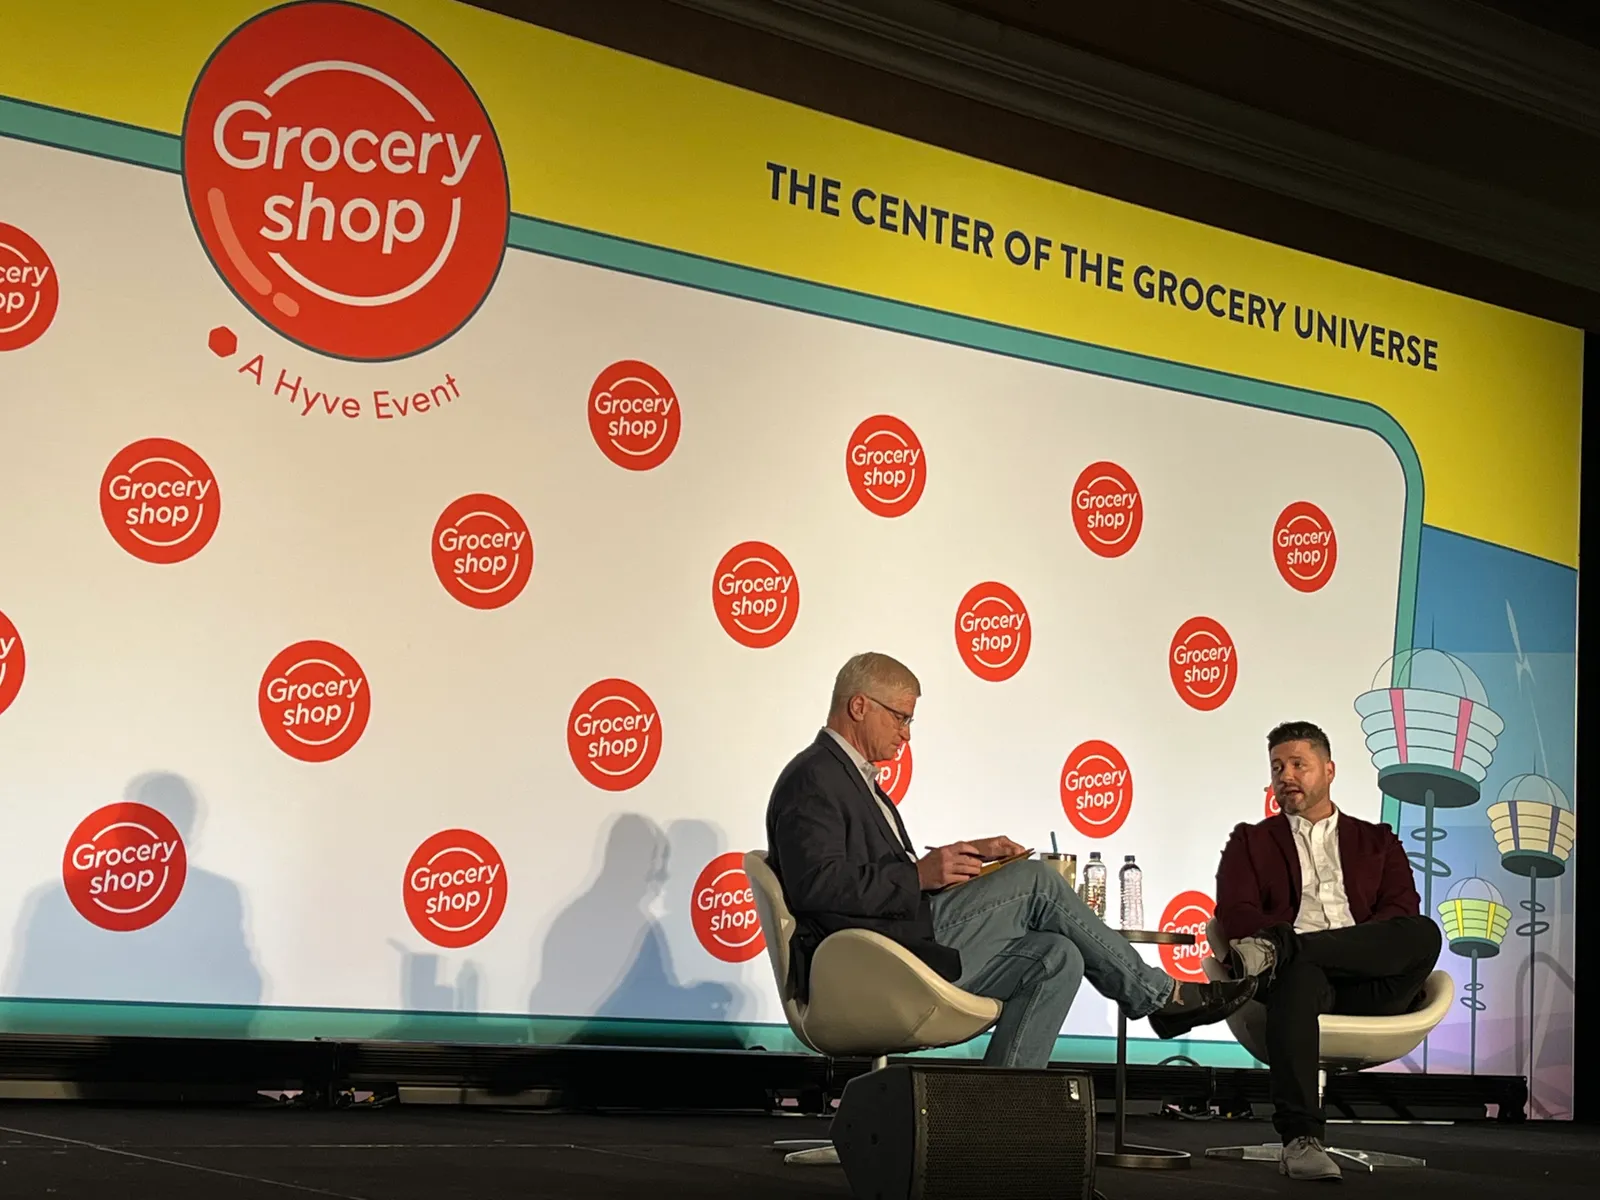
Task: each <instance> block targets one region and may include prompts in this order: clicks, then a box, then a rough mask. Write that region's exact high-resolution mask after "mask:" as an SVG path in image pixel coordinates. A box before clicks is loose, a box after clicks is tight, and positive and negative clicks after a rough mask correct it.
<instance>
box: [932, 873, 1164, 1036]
mask: <svg viewBox="0 0 1600 1200" xmlns="http://www.w3.org/2000/svg"><path fill="white" fill-rule="evenodd" d="M932 902H933V934H934V937H935V938H937V939H938V941H939V942H940V943H941V944H943V945H946V946H951V947H954V948H955V949H956V950H959V951H960V952H961V978H960V979H959V980H957V982H956V986H958V987H960V988H962V989H964V990H965V991H969V992H972V993H974V994H976V995H979V996H988V997H989V998H990V999H992V1000H999V1001H1001V1003H1002V1004H1003V1005H1004V1008H1003V1009H1002V1011H1001V1013H1000V1020H999V1022H998V1023H996V1025H995V1027H994V1031H993V1033H992V1034H991V1035H990V1039H989V1049H988V1051H987V1053H985V1054H984V1056H983V1061H984V1063H985V1064H986V1065H988V1066H992V1067H1043V1066H1045V1065H1046V1064H1048V1063H1049V1061H1050V1052H1051V1051H1052V1050H1053V1049H1054V1048H1055V1044H1056V1035H1057V1034H1059V1033H1060V1032H1061V1026H1062V1024H1063V1022H1065V1021H1066V1019H1067V1010H1068V1009H1070V1008H1071V1007H1072V1001H1073V999H1074V998H1075V997H1076V996H1077V994H1078V987H1079V985H1080V984H1081V983H1082V982H1083V981H1084V979H1085V978H1087V979H1088V980H1089V982H1090V983H1092V984H1093V985H1094V988H1095V990H1096V991H1097V992H1099V993H1100V994H1101V995H1102V996H1105V997H1106V998H1108V999H1110V1000H1115V1001H1116V1002H1117V1003H1118V1004H1119V1005H1120V1006H1121V1008H1122V1011H1123V1013H1125V1014H1126V1015H1127V1017H1128V1019H1129V1020H1130V1021H1137V1020H1138V1019H1139V1018H1141V1017H1147V1016H1149V1015H1150V1014H1151V1013H1153V1012H1155V1011H1156V1009H1158V1008H1160V1007H1161V1006H1162V1005H1164V1004H1166V1002H1167V1001H1168V1000H1170V999H1171V998H1172V992H1173V988H1174V986H1175V984H1174V981H1173V979H1172V976H1170V975H1168V974H1167V973H1166V972H1165V971H1163V970H1161V968H1159V967H1154V966H1151V965H1150V964H1149V963H1147V962H1145V960H1144V959H1142V958H1140V957H1139V952H1138V951H1137V950H1135V949H1134V948H1133V946H1132V944H1131V943H1129V942H1128V941H1127V939H1125V938H1123V937H1122V936H1121V935H1120V934H1118V933H1117V932H1116V930H1114V929H1112V928H1110V927H1109V926H1108V925H1106V923H1105V922H1104V921H1102V920H1101V919H1100V918H1099V917H1097V916H1095V915H1094V913H1093V912H1092V911H1091V910H1090V908H1089V906H1088V905H1087V904H1085V903H1084V902H1083V901H1082V900H1081V899H1079V898H1078V894H1077V893H1076V892H1074V891H1073V890H1072V889H1071V888H1070V887H1068V886H1067V881H1066V880H1065V879H1063V878H1062V877H1061V875H1060V873H1059V872H1057V871H1055V870H1053V869H1051V868H1050V867H1048V866H1046V865H1045V864H1044V863H1041V862H1035V861H1032V860H1027V861H1023V862H1018V863H1012V864H1011V865H1010V866H1009V867H1002V868H1001V869H1000V870H998V871H995V872H994V873H993V874H990V875H985V876H983V877H982V878H980V879H974V880H973V881H972V882H971V883H964V884H962V885H961V886H960V887H954V888H949V889H947V890H945V891H942V892H939V893H937V894H935V895H934V896H933V897H932Z"/></svg>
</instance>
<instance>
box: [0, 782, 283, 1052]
mask: <svg viewBox="0 0 1600 1200" xmlns="http://www.w3.org/2000/svg"><path fill="white" fill-rule="evenodd" d="M125 797H126V798H127V799H129V800H133V801H137V802H138V803H140V804H146V805H149V806H150V807H151V808H154V809H156V810H157V811H158V812H161V813H163V814H164V815H165V816H166V817H167V819H168V820H170V821H171V822H172V823H173V825H174V826H176V827H177V830H178V832H179V834H180V835H181V836H182V837H183V844H184V848H185V851H186V852H187V854H188V856H189V865H188V874H187V877H186V879H185V880H184V885H183V892H182V894H181V895H180V896H179V897H178V901H177V903H176V904H174V905H173V906H172V910H171V911H170V912H168V913H167V914H166V915H165V916H164V917H162V918H161V919H160V920H158V921H156V922H155V924H153V925H150V926H147V927H146V928H144V929H139V930H134V931H132V932H129V933H114V932H111V931H109V930H105V929H100V928H98V927H97V926H95V925H92V924H90V923H89V922H88V921H86V920H85V919H84V918H83V917H82V916H81V915H79V913H78V910H77V909H75V908H74V907H73V906H72V902H71V901H70V900H69V899H68V898H67V893H66V889H65V888H64V887H63V886H62V882H61V879H60V877H59V876H58V877H57V878H55V879H52V880H51V881H50V882H48V883H45V884H41V885H40V886H39V887H37V888H35V889H34V890H33V891H32V892H30V893H29V894H28V897H27V898H26V899H25V900H24V901H23V906H22V913H21V916H20V918H19V919H18V922H17V934H16V938H15V939H14V941H13V946H14V949H13V951H12V957H11V961H10V962H9V963H8V964H7V965H6V972H5V982H4V991H5V993H6V994H7V995H10V996H14V997H19V998H25V999H72V1000H101V1001H104V1000H133V1001H145V1002H165V1003H172V1004H201V1005H256V1004H259V1003H260V1002H261V999H262V989H263V980H262V976H261V972H260V970H259V968H258V967H257V966H256V962H255V955H254V953H253V951H252V949H251V945H250V937H249V932H248V916H247V913H246V910H245V901H244V895H243V893H242V892H241V891H240V889H239V886H238V885H237V884H236V883H234V882H233V881H232V880H231V879H227V878H224V877H223V876H221V875H217V874H215V873H213V872H211V871H206V870H203V869H201V868H200V867H198V866H196V865H195V858H196V843H197V840H198V836H199V833H200V830H201V826H202V824H203V820H202V818H203V815H204V812H203V806H202V804H201V802H200V799H199V797H198V796H196V795H195V792H194V789H193V788H192V787H191V786H190V785H189V782H188V780H186V779H184V778H183V777H182V776H180V775H174V774H171V773H169V772H164V771H158V772H151V773H149V774H145V775H141V776H139V777H137V778H136V779H134V780H133V781H132V782H131V783H130V784H129V785H128V787H127V790H126V792H125ZM254 1019H255V1013H253V1012H251V1011H248V1010H244V1011H235V1010H231V1009H228V1008H216V1009H212V1010H211V1011H210V1012H207V1013H205V1014H203V1015H201V1014H196V1018H195V1022H194V1025H193V1027H191V1028H186V1029H184V1030H183V1031H182V1032H184V1033H186V1034H189V1035H191V1036H195V1037H245V1036H248V1034H249V1032H250V1025H251V1023H252V1022H253V1021H254ZM174 1032H179V1031H177V1030H174Z"/></svg>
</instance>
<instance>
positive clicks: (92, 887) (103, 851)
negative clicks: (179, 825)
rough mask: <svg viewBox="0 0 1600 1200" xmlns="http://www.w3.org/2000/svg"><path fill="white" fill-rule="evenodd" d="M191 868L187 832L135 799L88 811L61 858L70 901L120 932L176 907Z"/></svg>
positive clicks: (103, 926)
mask: <svg viewBox="0 0 1600 1200" xmlns="http://www.w3.org/2000/svg"><path fill="white" fill-rule="evenodd" d="M188 873H189V858H188V855H187V854H186V853H185V851H184V848H183V838H182V837H181V836H180V835H179V833H178V831H177V829H176V828H175V827H174V826H173V824H172V822H171V821H169V820H167V818H166V817H165V816H163V815H162V814H161V813H159V812H157V811H156V810H155V809H153V808H150V807H149V806H147V805H144V804H134V803H132V802H131V801H123V802H121V803H118V804H108V805H106V806H105V807H104V808H99V809H96V810H95V811H94V812H92V813H90V814H89V815H88V816H87V817H85V818H84V819H83V821H82V823H80V824H79V826H78V827H77V828H76V829H74V830H73V831H72V837H71V838H70V839H69V840H68V842H67V852H66V854H64V855H63V856H62V859H61V878H62V882H63V883H64V884H65V885H66V889H67V898H68V899H69V900H71V901H72V907H73V908H75V909H77V910H78V913H79V915H80V916H82V917H83V919H84V920H85V921H88V922H89V923H90V924H92V925H98V926H99V927H100V928H101V929H110V930H113V931H115V932H117V933H131V932H132V931H133V930H135V929H143V928H145V927H146V926H147V925H154V924H155V923H156V922H157V921H159V920H160V919H161V918H162V917H164V916H166V915H167V913H169V912H170V911H172V906H173V905H174V904H176V903H177V902H178V894H179V893H180V892H182V891H183V881H184V879H185V878H186V877H187V876H188Z"/></svg>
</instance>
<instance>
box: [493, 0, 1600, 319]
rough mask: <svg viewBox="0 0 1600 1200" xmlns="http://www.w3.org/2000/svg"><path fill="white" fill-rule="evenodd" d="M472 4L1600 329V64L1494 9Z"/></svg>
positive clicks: (1139, 2) (1597, 55)
mask: <svg viewBox="0 0 1600 1200" xmlns="http://www.w3.org/2000/svg"><path fill="white" fill-rule="evenodd" d="M478 2H479V4H480V6H481V7H486V8H491V9H494V10H496V11H500V12H504V13H508V14H510V15H513V16H518V17H521V18H523V19H526V20H529V21H533V22H535V23H537V24H541V25H545V26H547V27H549V28H553V29H557V30H560V31H562V32H566V33H570V34H573V35H575V36H578V37H582V38H586V39H588V40H592V41H596V42H600V43H602V44H605V45H609V46H612V47H614V48H616V49H620V50H624V51H627V52H629V53H633V54H639V55H641V56H643V57H647V58H652V59H655V60H657V61H661V62H664V63H668V64H669V65H672V66H677V67H681V68H683V69H686V70H690V71H694V72H695V73H697V74H702V75H706V76H710V77H712V78H717V79H721V80H723V81H725V82H729V83H733V84H736V85H738V86H741V87H746V88H750V89H751V90H755V91H759V92H762V93H765V94H768V95H772V96H775V97H778V98H780V99H784V100H789V101H792V102H794V103H798V104H802V105H804V106H806V107H809V108H814V109H818V110H820V111H824V112H829V113H832V114H834V115H837V116H842V117H846V118H849V119H851V120H856V121H860V122H862V123H864V124H869V125H874V126H877V127H879V128H883V129H888V130H890V131H892V132H896V133H901V134H904V135H905V136H908V137H913V138H916V139H917V140H920V141H925V142H929V143H932V144H935V145H940V146H944V147H946V148H948V149H952V150H956V151H958V152H961V153H965V154H970V155H973V156H975V157H980V158H984V159H987V160H990V161H994V162H1000V163H1003V164H1005V165H1007V166H1012V167H1015V168H1018V169H1021V170H1024V171H1028V172H1030V173H1034V174H1038V175H1041V176H1045V177H1047V178H1052V179H1056V180H1060V181H1062V182H1066V183H1071V184H1074V185H1077V186H1081V187H1085V188H1088V189H1090V190H1093V191H1097V192H1101V193H1103V194H1107V195H1111V196H1115V197H1117V198H1119V199H1124V200H1129V201H1132V202H1134V203H1138V204H1143V205H1147V206H1149V207H1152V208H1158V209H1161V210H1163V211H1167V212H1171V213H1174V214H1177V215H1179V216H1184V217H1189V218H1192V219H1194V220H1199V221H1203V222H1205V223H1207V224H1210V225H1214V226H1218V227H1221V228H1226V229H1231V230H1234V231H1237V232H1240V233H1245V234H1248V235H1250V236H1254V237H1259V238H1263V239H1266V240H1269V241H1273V242H1277V243H1279V244H1282V245H1288V246H1292V247H1294V248H1297V249H1301V250H1305V251H1308V252H1310V253H1314V254H1319V255H1322V256H1325V257H1328V258H1334V259H1338V260H1340V261H1344V262H1349V263H1353V264H1355V265H1358V266H1363V267H1367V268H1369V269H1373V270H1378V271H1382V272H1384V273H1385V274H1389V275H1394V276H1398V277H1401V278H1407V279H1412V280H1415V281H1417V282H1420V283H1424V284H1427V285H1429V286H1433V287H1438V288H1441V289H1444V290H1448V291H1452V292H1456V293H1458V294H1463V295H1468V296H1472V297H1475V298H1478V299H1482V300H1486V301H1489V302H1491V303H1496V304H1501V305H1504V306H1506V307H1510V308H1516V309H1520V310H1523V311H1527V312H1532V313H1536V314H1538V315H1540V316H1544V317H1548V318H1550V319H1552V320H1557V321H1562V322H1564V323H1568V324H1573V325H1580V326H1584V327H1587V328H1589V329H1597V330H1600V221H1597V220H1596V219H1595V214H1596V213H1600V170H1596V169H1594V168H1593V167H1592V166H1591V165H1590V164H1593V163H1596V162H1600V51H1597V50H1596V49H1594V48H1592V47H1591V46H1590V45H1586V44H1585V43H1584V42H1582V41H1580V40H1577V39H1576V38H1573V37H1565V36H1562V35H1561V34H1560V33H1558V32H1554V31H1552V30H1550V29H1543V28H1539V27H1537V26H1535V25H1533V24H1528V23H1525V22H1521V21H1517V20H1515V19H1513V18H1512V17H1510V16H1508V15H1506V13H1504V12H1502V11H1497V10H1496V9H1491V8H1488V7H1485V6H1482V5H1478V4H1472V3H1467V2H1465V0H1332V2H1328V3H1322V2H1320V0H1319V2H1318V3H1311V2H1309V0H1125V2H1124V3H1121V4H1118V5H1115V6H1098V5H1061V4H1050V3H1042V2H1030V0H961V2H959V3H939V2H935V0H615V2H614V3H611V4H607V5H604V6H593V5H588V4H584V3H582V2H581V0H478ZM1500 7H1501V8H1511V7H1513V6H1512V5H1510V4H1509V3H1506V4H1503V5H1501V6H1500ZM1552 24H1554V22H1552ZM1580 31H1581V29H1580Z"/></svg>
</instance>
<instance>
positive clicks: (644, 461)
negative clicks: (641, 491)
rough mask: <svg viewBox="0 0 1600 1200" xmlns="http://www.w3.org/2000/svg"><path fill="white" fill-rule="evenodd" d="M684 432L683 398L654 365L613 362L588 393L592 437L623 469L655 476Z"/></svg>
mask: <svg viewBox="0 0 1600 1200" xmlns="http://www.w3.org/2000/svg"><path fill="white" fill-rule="evenodd" d="M682 432H683V413H682V411H681V409H680V408H679V407H678V395H677V393H676V392H674V391H673V390H672V385H671V384H670V383H668V382H667V377H666V376H665V375H663V374H662V373H661V372H660V371H658V370H656V369H655V368H654V367H652V366H651V365H650V364H649V363H645V362H638V361H635V360H634V359H624V360H623V361H622V362H614V363H612V364H611V365H610V366H609V367H607V368H606V369H605V370H604V371H601V372H600V374H599V375H598V376H596V377H595V381H594V384H593V386H592V387H590V389H589V433H590V435H591V436H592V437H593V438H594V444H595V445H596V446H598V447H600V453H602V454H604V455H605V456H606V457H607V458H609V459H610V460H611V461H612V462H614V463H616V464H617V466H619V467H624V468H626V469H627V470H629V471H652V470H654V469H655V468H656V467H659V466H660V465H661V464H662V463H664V462H666V461H667V459H669V458H671V457H672V451H673V449H674V447H676V446H677V444H678V435H679V434H680V433H682Z"/></svg>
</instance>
